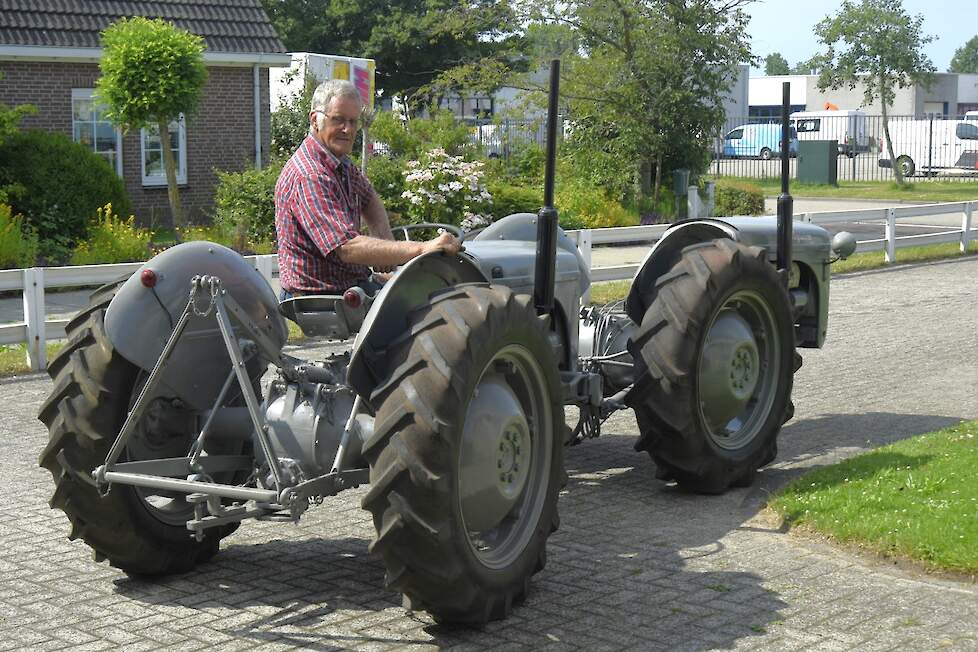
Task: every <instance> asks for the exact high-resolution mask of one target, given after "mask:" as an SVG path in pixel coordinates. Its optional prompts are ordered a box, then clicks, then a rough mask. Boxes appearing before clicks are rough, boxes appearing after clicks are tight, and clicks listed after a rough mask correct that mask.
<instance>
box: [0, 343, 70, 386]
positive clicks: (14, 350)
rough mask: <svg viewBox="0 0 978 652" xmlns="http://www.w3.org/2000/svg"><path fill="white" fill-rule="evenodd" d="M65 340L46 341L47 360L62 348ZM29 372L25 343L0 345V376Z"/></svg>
mask: <svg viewBox="0 0 978 652" xmlns="http://www.w3.org/2000/svg"><path fill="white" fill-rule="evenodd" d="M64 345H65V342H64V341H61V340H54V341H51V342H48V360H50V359H51V358H53V357H54V356H56V355H57V354H58V352H59V351H60V350H61V349H63V348H64ZM27 373H31V371H30V368H29V367H28V365H27V345H26V344H5V345H0V378H3V377H6V376H18V375H21V374H27Z"/></svg>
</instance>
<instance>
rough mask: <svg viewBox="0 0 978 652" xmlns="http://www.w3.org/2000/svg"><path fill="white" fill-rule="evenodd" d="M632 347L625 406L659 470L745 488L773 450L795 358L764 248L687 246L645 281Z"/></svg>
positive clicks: (721, 487)
mask: <svg viewBox="0 0 978 652" xmlns="http://www.w3.org/2000/svg"><path fill="white" fill-rule="evenodd" d="M651 293H654V294H653V297H654V298H651V301H650V302H649V303H647V304H646V305H649V308H648V310H647V311H646V313H645V316H644V317H643V319H642V323H641V325H640V326H639V328H638V329H637V330H636V332H635V335H634V336H633V339H632V342H631V343H630V345H629V350H630V351H631V353H632V356H633V358H634V361H635V365H636V367H635V377H636V379H637V380H636V384H635V389H634V390H633V391H632V393H631V394H630V396H629V399H628V400H629V404H630V405H631V407H632V408H633V409H634V410H635V416H636V419H637V421H638V425H639V430H640V433H641V435H640V439H639V441H638V443H637V444H636V449H638V450H647V451H648V452H649V454H650V455H651V457H652V459H653V461H654V462H655V464H656V466H657V477H659V478H661V479H667V480H669V479H672V480H676V481H677V483H678V484H679V485H680V486H682V487H683V488H685V489H688V490H691V491H695V492H699V493H708V494H717V493H722V492H724V491H726V490H727V489H728V488H730V487H731V486H748V485H750V483H751V482H752V481H753V479H754V475H755V473H756V471H757V469H758V468H759V467H761V466H763V465H765V464H767V463H769V462H771V461H772V460H774V458H775V456H776V455H777V435H778V432H779V431H780V430H781V425H782V424H783V423H784V422H785V421H786V420H787V419H789V418H790V417H791V411H792V405H791V387H792V380H793V374H794V371H795V369H797V367H798V366H800V356H797V355H796V353H795V346H794V327H793V324H792V318H791V309H790V303H789V298H788V294H787V292H786V290H785V289H784V287H783V285H782V284H781V282H780V280H779V278H778V275H777V272H776V271H775V269H774V267H773V266H772V265H771V264H770V263H769V262H768V261H767V254H766V252H765V250H764V249H761V248H760V247H747V246H744V245H742V244H739V243H736V242H734V241H732V240H729V239H726V238H723V239H718V240H712V241H710V242H703V243H699V244H694V245H691V246H689V247H686V248H685V249H684V250H683V252H682V257H681V258H680V260H679V262H678V263H676V265H675V266H674V267H673V268H672V270H670V271H669V272H668V273H666V274H664V275H663V276H662V277H660V278H659V279H658V280H657V282H656V285H655V288H652V289H651V292H650V294H651Z"/></svg>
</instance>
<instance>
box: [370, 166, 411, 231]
mask: <svg viewBox="0 0 978 652" xmlns="http://www.w3.org/2000/svg"><path fill="white" fill-rule="evenodd" d="M406 163H407V161H406V160H405V159H404V158H401V157H399V156H396V157H395V156H375V157H374V158H371V159H370V162H369V163H368V164H367V178H368V179H370V183H372V184H373V186H374V190H376V191H377V194H378V195H380V199H381V200H382V201H383V202H384V207H385V208H387V211H388V213H396V214H397V215H402V214H404V212H405V210H407V200H405V199H404V197H402V195H403V193H404V190H405V186H404V171H405V164H406ZM393 218H394V216H393V215H392V220H393Z"/></svg>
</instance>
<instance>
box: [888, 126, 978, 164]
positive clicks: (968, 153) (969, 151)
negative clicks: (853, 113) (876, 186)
mask: <svg viewBox="0 0 978 652" xmlns="http://www.w3.org/2000/svg"><path fill="white" fill-rule="evenodd" d="M932 130H933V131H932ZM890 138H891V139H893V155H894V156H895V157H896V162H897V165H899V166H900V170H901V171H902V172H903V176H905V177H912V176H913V175H914V174H917V173H924V174H927V173H930V172H932V171H935V170H942V169H943V170H949V169H955V168H957V169H961V170H970V171H972V172H976V171H978V121H975V120H934V121H931V120H904V121H893V122H891V123H890ZM880 145H881V146H880V158H879V166H880V167H883V168H889V167H893V164H892V162H891V161H890V151H889V148H888V147H887V144H886V141H885V139H884V140H883V141H882V142H881V144H880Z"/></svg>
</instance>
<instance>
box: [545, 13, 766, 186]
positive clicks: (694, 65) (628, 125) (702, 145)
mask: <svg viewBox="0 0 978 652" xmlns="http://www.w3.org/2000/svg"><path fill="white" fill-rule="evenodd" d="M746 4H747V2H746V0H725V1H719V0H686V1H682V2H679V1H676V0H594V1H587V0H579V1H571V2H567V1H564V0H539V4H537V5H535V6H534V7H533V8H532V9H531V12H530V16H529V17H530V18H531V19H534V21H535V22H543V23H556V24H561V25H567V26H569V27H572V28H573V29H574V30H575V31H576V32H577V34H578V35H579V37H580V39H581V50H582V56H565V57H564V68H563V70H562V80H561V85H562V87H561V94H562V100H563V102H564V103H566V105H567V109H568V110H569V113H570V115H571V116H573V120H572V122H573V134H572V135H571V136H570V138H569V140H568V144H569V145H571V146H570V147H567V148H565V150H570V151H568V153H569V154H580V155H582V156H583V158H588V157H589V158H590V160H591V161H592V164H593V166H594V167H595V168H601V169H602V170H604V171H606V172H607V176H608V178H609V181H614V177H616V176H617V178H618V179H619V180H620V179H621V178H622V177H624V179H626V180H628V179H634V180H636V181H637V182H638V183H637V190H638V193H639V194H640V196H641V197H640V199H642V200H643V201H644V200H648V198H649V195H651V196H652V199H653V201H654V200H655V198H656V197H657V195H658V190H659V187H660V186H661V184H662V180H663V178H664V172H665V170H668V169H674V168H678V167H689V168H691V169H693V170H702V169H704V168H705V167H706V165H707V162H708V160H709V152H710V144H711V140H710V138H711V136H712V135H713V134H716V133H718V132H719V130H720V128H721V127H722V125H723V121H724V119H725V112H724V108H723V100H724V96H725V94H726V93H727V92H728V91H729V89H730V88H731V87H732V85H733V82H734V81H735V79H736V77H737V74H738V70H737V67H736V66H737V64H739V63H741V62H745V61H748V62H749V61H751V60H752V57H751V54H750V48H749V45H748V42H747V37H746V34H747V29H746V27H747V21H748V16H747V15H746V13H745V12H744V11H743V10H742V7H743V6H744V5H746ZM541 96H542V94H541ZM573 150H578V151H577V152H574V151H573ZM584 152H589V153H590V156H588V155H587V154H584ZM579 158H580V156H579ZM622 166H626V167H627V168H630V170H631V173H630V174H629V173H627V171H626V173H625V174H624V175H622ZM653 173H654V174H653Z"/></svg>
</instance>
